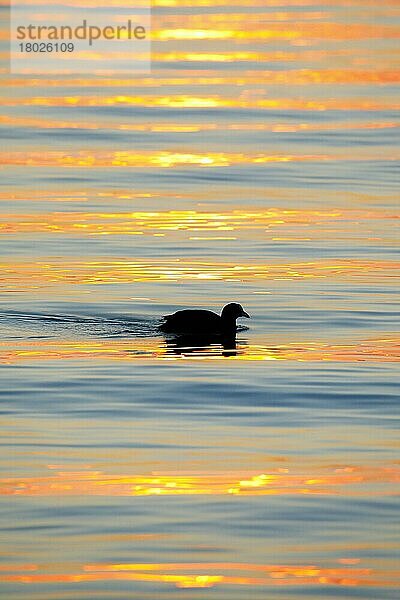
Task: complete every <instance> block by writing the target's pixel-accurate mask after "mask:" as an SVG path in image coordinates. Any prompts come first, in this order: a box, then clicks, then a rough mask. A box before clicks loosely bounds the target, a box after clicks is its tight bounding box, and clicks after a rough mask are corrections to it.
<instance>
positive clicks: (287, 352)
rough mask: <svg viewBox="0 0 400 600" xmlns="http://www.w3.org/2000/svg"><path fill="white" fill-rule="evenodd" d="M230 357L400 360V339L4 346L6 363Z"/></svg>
mask: <svg viewBox="0 0 400 600" xmlns="http://www.w3.org/2000/svg"><path fill="white" fill-rule="evenodd" d="M200 343H201V342H200ZM227 358H229V359H230V360H234V361H237V360H240V361H265V360H267V361H274V360H275V361H297V362H310V361H312V362H315V361H319V362H321V361H341V362H349V363H354V362H363V361H373V362H382V363H386V362H387V363H390V362H400V339H399V337H398V336H395V335H390V336H387V337H384V336H382V337H380V338H377V339H365V340H358V341H356V342H350V341H347V342H344V343H341V344H338V343H334V342H321V341H315V340H314V341H313V340H308V341H303V342H300V341H296V342H288V343H285V344H278V345H277V344H275V345H269V346H266V345H265V344H264V345H263V344H246V343H243V342H242V341H240V338H239V342H238V343H237V345H236V347H235V348H223V347H222V346H221V345H220V344H218V343H214V344H212V345H208V346H207V345H205V346H203V347H198V348H179V347H176V346H175V345H174V344H173V342H166V341H161V339H157V338H131V339H129V338H124V339H119V340H112V341H110V340H95V341H90V340H80V341H68V340H64V341H62V340H61V341H54V340H50V341H49V340H35V341H32V340H29V341H20V342H18V341H16V342H8V341H2V342H0V363H2V364H16V363H20V362H32V361H48V360H55V361H63V360H69V359H70V360H88V361H91V362H99V361H100V362H102V361H109V360H112V361H132V360H135V361H136V360H143V359H147V360H154V359H165V360H172V359H174V360H185V359H187V360H196V359H202V360H223V361H226V360H227Z"/></svg>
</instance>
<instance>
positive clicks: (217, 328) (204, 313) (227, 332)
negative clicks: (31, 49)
mask: <svg viewBox="0 0 400 600" xmlns="http://www.w3.org/2000/svg"><path fill="white" fill-rule="evenodd" d="M239 317H247V318H250V315H248V314H247V312H245V311H244V310H243V308H242V307H241V305H240V304H237V303H236V302H231V303H230V304H227V305H226V306H224V308H223V309H222V311H221V315H217V313H215V312H213V311H211V310H196V309H186V310H178V311H177V312H176V313H174V314H173V315H167V316H165V317H164V321H163V323H161V325H160V326H159V330H160V331H163V332H165V333H175V334H178V333H179V334H196V335H201V336H205V337H206V336H208V337H209V336H215V335H220V336H224V337H225V336H231V337H232V336H233V338H234V337H235V334H236V319H238V318H239Z"/></svg>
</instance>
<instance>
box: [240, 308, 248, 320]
mask: <svg viewBox="0 0 400 600" xmlns="http://www.w3.org/2000/svg"><path fill="white" fill-rule="evenodd" d="M240 316H241V317H247V319H250V315H249V314H247V312H244V310H242V314H241V315H240Z"/></svg>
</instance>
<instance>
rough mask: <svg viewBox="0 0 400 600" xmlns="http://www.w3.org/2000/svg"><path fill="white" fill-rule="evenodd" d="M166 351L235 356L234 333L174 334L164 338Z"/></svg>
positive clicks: (183, 353) (236, 352) (236, 351)
mask: <svg viewBox="0 0 400 600" xmlns="http://www.w3.org/2000/svg"><path fill="white" fill-rule="evenodd" d="M166 346H167V351H168V353H171V352H172V353H173V354H182V355H185V354H199V355H200V354H211V355H216V354H221V355H222V356H236V355H237V354H238V352H239V351H238V350H237V349H236V338H235V334H234V333H233V334H231V335H223V334H222V335H200V334H191V335H181V334H178V335H176V334H174V335H171V336H169V337H168V339H167V340H166Z"/></svg>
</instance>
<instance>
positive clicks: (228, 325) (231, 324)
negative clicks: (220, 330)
mask: <svg viewBox="0 0 400 600" xmlns="http://www.w3.org/2000/svg"><path fill="white" fill-rule="evenodd" d="M221 321H222V323H223V326H224V328H225V329H234V328H236V319H235V317H234V316H233V315H227V314H224V313H223V312H222V314H221Z"/></svg>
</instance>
